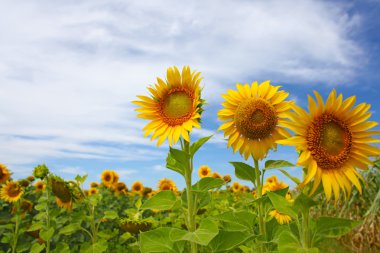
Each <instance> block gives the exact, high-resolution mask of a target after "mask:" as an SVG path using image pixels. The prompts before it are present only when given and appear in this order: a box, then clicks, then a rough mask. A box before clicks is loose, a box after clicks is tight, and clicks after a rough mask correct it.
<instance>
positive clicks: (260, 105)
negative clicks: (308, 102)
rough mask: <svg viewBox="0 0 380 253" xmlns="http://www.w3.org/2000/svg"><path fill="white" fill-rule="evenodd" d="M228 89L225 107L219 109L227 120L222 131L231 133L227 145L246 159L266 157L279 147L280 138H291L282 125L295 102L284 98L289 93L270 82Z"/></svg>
mask: <svg viewBox="0 0 380 253" xmlns="http://www.w3.org/2000/svg"><path fill="white" fill-rule="evenodd" d="M236 87H237V91H236V90H228V91H227V94H223V95H222V97H223V98H224V99H225V102H223V103H222V105H223V107H224V108H223V109H221V110H220V111H219V112H218V118H219V120H222V121H225V123H223V124H222V125H221V126H220V127H219V129H218V130H222V131H223V132H224V136H225V137H226V136H228V143H227V147H228V148H229V147H231V146H232V148H233V152H234V153H235V152H236V151H237V150H239V152H240V154H241V155H244V158H245V160H247V159H248V158H249V156H253V158H254V159H256V160H260V159H263V158H264V157H265V156H266V155H267V153H268V151H269V150H270V149H272V148H274V149H275V148H276V147H277V144H276V143H275V141H276V140H281V139H285V138H288V137H290V134H289V133H288V132H287V131H286V130H285V129H284V128H283V127H282V126H283V122H285V119H284V118H286V117H287V116H288V114H289V113H290V110H291V105H292V103H293V102H289V101H284V100H285V99H286V98H287V97H288V95H289V94H288V93H287V92H285V91H283V90H281V91H278V89H279V88H280V87H281V86H272V85H270V83H269V81H265V82H263V83H262V84H260V85H259V84H258V83H257V82H254V83H252V85H251V86H249V85H248V84H245V85H242V84H237V85H236Z"/></svg>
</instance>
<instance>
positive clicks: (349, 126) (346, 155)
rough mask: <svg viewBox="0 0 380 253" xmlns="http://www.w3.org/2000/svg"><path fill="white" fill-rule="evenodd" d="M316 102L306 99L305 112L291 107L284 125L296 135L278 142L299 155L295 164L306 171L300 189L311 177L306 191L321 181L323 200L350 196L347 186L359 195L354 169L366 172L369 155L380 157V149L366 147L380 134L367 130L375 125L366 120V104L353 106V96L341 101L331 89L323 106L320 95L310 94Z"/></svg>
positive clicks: (367, 116) (315, 187)
mask: <svg viewBox="0 0 380 253" xmlns="http://www.w3.org/2000/svg"><path fill="white" fill-rule="evenodd" d="M314 94H315V96H316V101H315V100H314V99H313V98H312V97H311V96H308V100H309V113H307V112H306V111H305V110H304V109H302V108H301V107H299V106H294V111H295V113H293V114H291V115H290V117H289V118H290V119H291V122H288V123H286V126H287V127H288V128H289V129H291V130H293V131H294V132H295V133H296V134H297V135H296V136H294V137H291V138H289V139H287V140H281V141H278V143H281V144H285V145H293V146H295V148H296V149H297V150H298V151H300V152H301V154H300V157H299V159H298V162H297V165H299V166H303V167H305V168H307V174H306V176H305V178H304V181H303V182H302V183H301V185H300V186H303V185H306V184H307V183H309V182H310V181H311V180H312V179H313V178H314V184H313V187H312V189H311V191H310V194H313V193H314V192H315V190H316V189H317V187H318V186H319V184H320V183H321V181H322V184H323V188H324V191H325V194H326V197H327V199H328V200H329V199H330V198H331V193H332V192H333V193H334V197H335V200H337V199H338V197H339V194H340V189H341V190H342V191H343V192H344V195H345V196H346V197H347V196H349V195H350V193H351V183H353V184H354V185H355V187H356V188H357V189H358V190H359V192H360V193H361V190H362V188H361V185H360V182H359V180H358V178H360V179H362V177H361V176H360V174H359V173H358V172H357V171H356V168H359V169H363V170H366V169H367V168H368V166H369V165H372V164H373V162H372V161H371V160H370V159H369V158H368V157H370V156H378V155H380V149H379V148H377V147H374V146H372V145H369V143H375V142H379V139H376V138H373V137H371V135H375V134H380V131H368V130H369V129H371V128H373V127H374V126H376V125H377V123H376V122H373V121H367V119H368V118H369V117H370V116H371V113H370V112H368V110H369V108H370V105H369V104H366V103H361V104H359V105H357V106H354V104H355V100H356V97H355V96H351V97H349V98H347V99H345V100H343V96H342V94H339V96H337V93H336V91H335V89H334V90H332V91H331V93H330V94H329V96H328V98H327V101H326V104H324V102H323V99H322V97H321V95H320V94H319V93H318V92H316V91H314Z"/></svg>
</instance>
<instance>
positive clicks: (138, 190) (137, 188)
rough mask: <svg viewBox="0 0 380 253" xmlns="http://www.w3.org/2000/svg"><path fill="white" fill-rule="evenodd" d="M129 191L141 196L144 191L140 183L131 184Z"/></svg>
mask: <svg viewBox="0 0 380 253" xmlns="http://www.w3.org/2000/svg"><path fill="white" fill-rule="evenodd" d="M131 190H132V191H133V192H136V193H140V194H141V193H142V192H143V191H144V186H143V184H142V183H141V182H140V181H136V182H134V183H133V184H132V186H131Z"/></svg>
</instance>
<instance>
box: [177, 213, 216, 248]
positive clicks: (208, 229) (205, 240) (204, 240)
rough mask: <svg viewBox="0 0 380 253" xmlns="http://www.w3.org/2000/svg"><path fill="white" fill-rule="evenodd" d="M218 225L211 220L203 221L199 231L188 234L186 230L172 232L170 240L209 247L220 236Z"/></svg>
mask: <svg viewBox="0 0 380 253" xmlns="http://www.w3.org/2000/svg"><path fill="white" fill-rule="evenodd" d="M218 232H219V230H218V224H216V223H215V222H214V221H212V220H210V219H207V218H206V219H203V220H202V221H201V224H200V226H199V228H198V229H197V230H195V231H194V232H188V231H186V230H180V231H172V232H171V233H170V238H171V239H172V240H173V241H182V240H185V241H190V242H195V243H197V244H200V245H204V246H205V245H208V244H209V242H210V241H211V240H212V239H213V238H214V237H215V236H216V235H217V234H218Z"/></svg>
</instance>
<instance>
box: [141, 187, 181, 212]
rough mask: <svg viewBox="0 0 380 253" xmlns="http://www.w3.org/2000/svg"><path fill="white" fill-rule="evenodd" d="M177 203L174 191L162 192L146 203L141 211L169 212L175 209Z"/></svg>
mask: <svg viewBox="0 0 380 253" xmlns="http://www.w3.org/2000/svg"><path fill="white" fill-rule="evenodd" d="M176 201H177V197H176V196H175V194H174V193H173V192H172V191H161V192H159V193H157V194H156V195H154V196H153V197H152V198H150V199H148V200H147V201H145V203H144V204H143V205H142V206H141V209H157V210H169V209H172V208H173V206H174V205H175V203H176Z"/></svg>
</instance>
